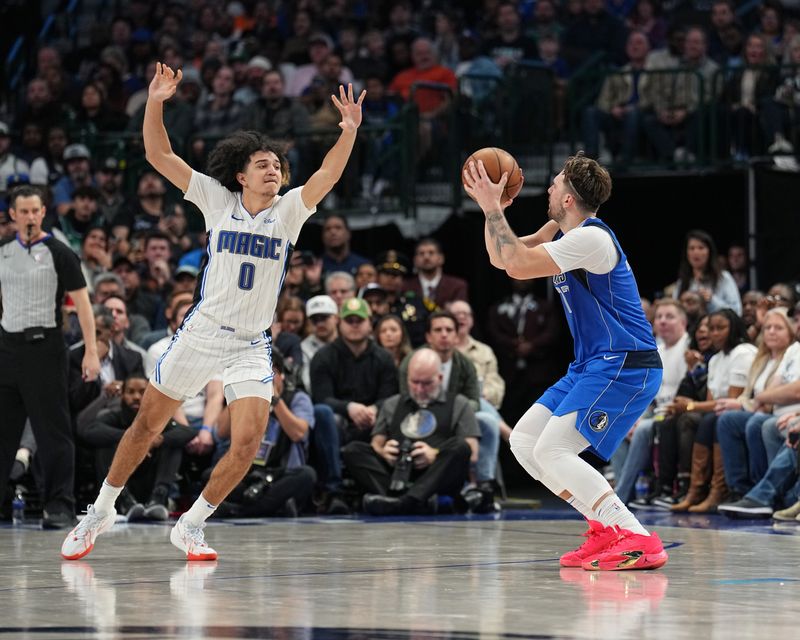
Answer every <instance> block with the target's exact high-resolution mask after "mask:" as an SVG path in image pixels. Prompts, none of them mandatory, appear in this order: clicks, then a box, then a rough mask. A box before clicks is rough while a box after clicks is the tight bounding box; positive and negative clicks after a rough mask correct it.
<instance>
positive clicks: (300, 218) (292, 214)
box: [276, 187, 317, 244]
mask: <svg viewBox="0 0 800 640" xmlns="http://www.w3.org/2000/svg"><path fill="white" fill-rule="evenodd" d="M302 192H303V187H295V188H294V189H291V190H290V191H287V192H286V194H285V195H284V196H283V197H282V198H281V199H280V202H279V203H278V205H277V206H276V210H277V215H278V217H279V218H280V221H281V224H282V225H283V228H284V230H285V231H286V236H287V237H288V238H289V241H290V242H291V243H292V244H297V238H298V237H299V235H300V229H301V228H302V226H303V223H304V222H305V221H306V220H308V219H309V218H310V217H311V216H312V215H313V214H314V212H315V211H316V210H317V207H316V206H314V207H312V208H311V209H308V208H307V207H306V205H305V203H303V198H302V197H301V194H302Z"/></svg>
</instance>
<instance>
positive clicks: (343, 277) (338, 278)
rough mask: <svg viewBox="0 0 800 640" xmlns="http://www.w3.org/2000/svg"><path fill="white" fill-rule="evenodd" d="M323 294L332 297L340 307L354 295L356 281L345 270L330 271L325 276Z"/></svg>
mask: <svg viewBox="0 0 800 640" xmlns="http://www.w3.org/2000/svg"><path fill="white" fill-rule="evenodd" d="M325 294H326V295H329V296H330V297H331V298H333V301H334V302H335V303H336V306H337V307H339V309H340V310H341V309H342V306H343V305H344V303H345V302H346V301H347V300H349V299H350V298H354V297H355V295H356V281H355V279H354V278H353V276H351V275H350V274H349V273H347V272H346V271H332V272H330V273H328V275H327V276H325Z"/></svg>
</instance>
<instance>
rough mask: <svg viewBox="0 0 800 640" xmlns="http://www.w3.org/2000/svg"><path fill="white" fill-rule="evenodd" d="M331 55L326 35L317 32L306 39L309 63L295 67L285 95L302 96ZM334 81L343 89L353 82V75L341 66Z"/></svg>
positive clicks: (329, 41)
mask: <svg viewBox="0 0 800 640" xmlns="http://www.w3.org/2000/svg"><path fill="white" fill-rule="evenodd" d="M332 53H333V40H331V37H330V36H329V35H328V34H327V33H323V32H321V31H318V32H316V33H313V34H311V36H310V37H309V38H308V56H309V58H311V62H310V63H308V64H303V65H300V66H299V67H297V68H296V69H295V70H294V72H293V73H292V75H291V76H290V77H289V79H288V82H287V83H286V95H287V96H290V97H292V98H296V97H298V96H301V95H302V94H303V91H304V90H305V89H306V88H308V86H309V85H310V84H311V81H312V80H313V79H314V77H315V76H318V75H321V74H322V66H323V65H324V63H325V61H326V60H327V59H328V56H330V55H331V54H332ZM336 81H338V83H339V84H342V85H344V86H345V87H346V86H347V85H348V83H351V82H353V74H352V72H351V71H350V69H348V68H347V67H345V66H341V67H340V69H339V74H338V75H337V77H336Z"/></svg>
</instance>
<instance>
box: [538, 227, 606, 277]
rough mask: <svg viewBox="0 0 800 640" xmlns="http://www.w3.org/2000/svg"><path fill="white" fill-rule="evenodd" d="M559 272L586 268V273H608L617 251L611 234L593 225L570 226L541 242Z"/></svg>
mask: <svg viewBox="0 0 800 640" xmlns="http://www.w3.org/2000/svg"><path fill="white" fill-rule="evenodd" d="M541 246H542V247H543V248H544V250H545V251H547V253H549V254H550V257H551V258H552V259H553V262H555V263H556V265H558V268H559V269H561V273H566V272H567V271H572V270H573V269H586V270H587V271H588V272H589V273H597V274H602V273H608V272H609V271H611V270H612V269H613V268H614V267H616V266H617V262H619V253H617V247H616V246H615V245H614V241H613V240H612V239H611V235H610V234H609V233H608V231H606V230H605V229H603V228H602V227H598V226H596V225H589V226H588V227H587V226H580V227H576V228H574V229H570V230H569V231H567V233H565V234H564V235H563V236H561V237H560V238H559V239H558V240H553V241H552V242H545V243H543V244H542V245H541Z"/></svg>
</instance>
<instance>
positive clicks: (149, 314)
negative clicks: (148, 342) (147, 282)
mask: <svg viewBox="0 0 800 640" xmlns="http://www.w3.org/2000/svg"><path fill="white" fill-rule="evenodd" d="M111 270H112V271H113V272H114V273H116V274H117V275H118V276H119V277H120V279H121V280H122V284H123V285H124V286H125V302H126V303H127V305H128V310H129V311H130V313H131V314H138V315H140V316H142V317H143V318H145V320H147V323H148V324H149V325H150V326H151V327H153V328H154V329H158V328H163V327H165V326H166V321H164V320H163V319H162V315H163V314H162V308H163V304H162V302H161V300H160V298H159V297H158V296H157V295H156V294H154V293H150V292H149V291H146V290H145V289H143V288H142V277H141V274H140V272H139V270H138V269H137V268H136V266H135V265H134V263H133V262H132V261H131V260H130V259H129V258H128V257H127V256H124V255H123V256H118V257H117V258H115V259H114V263H113V264H112V265H111Z"/></svg>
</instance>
